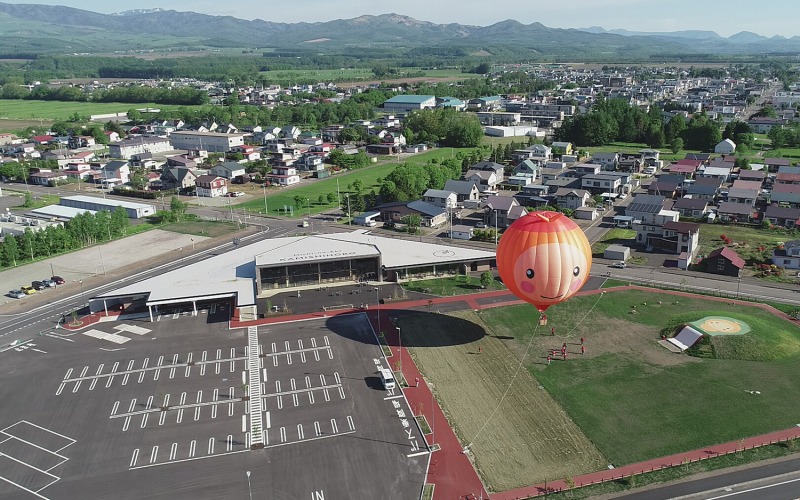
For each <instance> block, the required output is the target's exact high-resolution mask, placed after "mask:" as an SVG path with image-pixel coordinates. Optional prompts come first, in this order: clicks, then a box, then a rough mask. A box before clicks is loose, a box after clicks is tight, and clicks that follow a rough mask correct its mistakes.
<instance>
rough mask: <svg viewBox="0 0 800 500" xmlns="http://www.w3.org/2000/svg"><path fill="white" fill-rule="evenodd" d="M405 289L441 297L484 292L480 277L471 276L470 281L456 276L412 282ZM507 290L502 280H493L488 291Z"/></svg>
mask: <svg viewBox="0 0 800 500" xmlns="http://www.w3.org/2000/svg"><path fill="white" fill-rule="evenodd" d="M404 288H405V289H406V290H408V291H409V292H421V293H429V294H431V295H438V296H441V297H446V296H451V295H462V294H465V293H475V292H480V291H482V290H484V289H482V288H481V283H480V278H479V277H477V276H470V277H469V279H467V276H463V275H459V276H454V277H452V278H436V279H430V280H415V281H410V282H408V283H406V284H405V285H404ZM505 288H506V287H505V285H503V283H502V282H501V281H500V280H497V279H495V280H492V282H491V284H490V285H489V287H488V288H486V290H504V289H505Z"/></svg>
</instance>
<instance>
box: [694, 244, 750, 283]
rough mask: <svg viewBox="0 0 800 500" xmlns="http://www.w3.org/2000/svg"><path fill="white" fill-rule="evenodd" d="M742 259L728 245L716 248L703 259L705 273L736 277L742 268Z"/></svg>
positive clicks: (743, 263)
mask: <svg viewBox="0 0 800 500" xmlns="http://www.w3.org/2000/svg"><path fill="white" fill-rule="evenodd" d="M744 265H745V262H744V259H743V258H741V257H739V255H738V254H737V253H736V252H734V251H733V250H732V249H730V248H728V247H722V248H717V249H716V250H713V251H711V253H709V254H708V256H707V257H706V258H705V259H703V266H705V269H706V272H707V273H712V274H721V275H723V276H736V277H738V276H739V275H740V273H741V272H742V269H744Z"/></svg>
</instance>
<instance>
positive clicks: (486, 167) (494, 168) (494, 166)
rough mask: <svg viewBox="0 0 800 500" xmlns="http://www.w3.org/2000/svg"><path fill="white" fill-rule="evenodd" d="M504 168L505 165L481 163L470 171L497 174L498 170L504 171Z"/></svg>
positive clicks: (470, 168) (491, 162)
mask: <svg viewBox="0 0 800 500" xmlns="http://www.w3.org/2000/svg"><path fill="white" fill-rule="evenodd" d="M504 168H505V167H504V166H503V165H500V164H499V163H495V162H493V161H481V162H478V163H476V164H475V165H472V166H471V167H469V170H491V171H493V172H496V171H498V170H503V169H504Z"/></svg>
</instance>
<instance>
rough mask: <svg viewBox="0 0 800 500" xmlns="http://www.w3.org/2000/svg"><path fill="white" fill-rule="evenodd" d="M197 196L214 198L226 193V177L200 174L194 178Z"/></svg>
mask: <svg viewBox="0 0 800 500" xmlns="http://www.w3.org/2000/svg"><path fill="white" fill-rule="evenodd" d="M194 182H195V186H196V189H197V196H204V197H206V198H216V197H218V196H225V195H226V194H228V179H226V178H224V177H220V176H218V175H209V174H206V175H201V176H200V177H198V178H197V179H195V181H194Z"/></svg>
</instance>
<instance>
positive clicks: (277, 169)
mask: <svg viewBox="0 0 800 500" xmlns="http://www.w3.org/2000/svg"><path fill="white" fill-rule="evenodd" d="M266 181H267V182H269V183H270V184H272V185H277V186H291V185H293V184H297V183H298V182H300V176H299V175H297V169H296V168H294V167H293V166H280V165H273V166H272V173H269V174H267V175H266Z"/></svg>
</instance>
